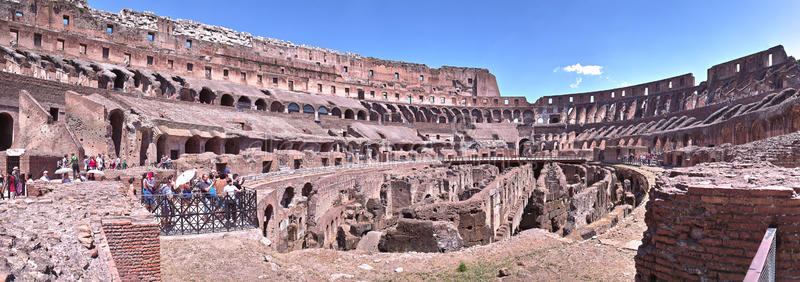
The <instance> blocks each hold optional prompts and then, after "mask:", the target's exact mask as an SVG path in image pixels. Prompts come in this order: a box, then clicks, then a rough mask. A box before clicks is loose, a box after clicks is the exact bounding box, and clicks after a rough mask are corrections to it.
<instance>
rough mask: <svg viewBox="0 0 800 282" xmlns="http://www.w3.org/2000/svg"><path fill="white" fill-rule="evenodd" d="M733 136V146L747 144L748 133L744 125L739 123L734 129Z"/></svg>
mask: <svg viewBox="0 0 800 282" xmlns="http://www.w3.org/2000/svg"><path fill="white" fill-rule="evenodd" d="M733 136H734V144H733V145H740V144H744V143H747V131H746V130H745V129H744V125H743V124H742V123H737V124H736V126H735V127H734V128H733Z"/></svg>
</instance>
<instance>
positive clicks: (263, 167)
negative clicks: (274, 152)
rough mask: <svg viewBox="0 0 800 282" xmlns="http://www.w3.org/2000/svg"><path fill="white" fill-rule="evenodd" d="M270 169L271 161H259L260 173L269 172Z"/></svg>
mask: <svg viewBox="0 0 800 282" xmlns="http://www.w3.org/2000/svg"><path fill="white" fill-rule="evenodd" d="M270 169H272V161H263V162H261V173H269V171H270Z"/></svg>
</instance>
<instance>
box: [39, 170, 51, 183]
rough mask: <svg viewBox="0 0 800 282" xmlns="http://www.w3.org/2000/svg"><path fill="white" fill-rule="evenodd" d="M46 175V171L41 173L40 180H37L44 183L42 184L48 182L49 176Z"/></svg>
mask: <svg viewBox="0 0 800 282" xmlns="http://www.w3.org/2000/svg"><path fill="white" fill-rule="evenodd" d="M47 173H48V171H46V170H45V171H44V172H42V178H39V180H41V181H44V182H50V176H49V175H48V174H47Z"/></svg>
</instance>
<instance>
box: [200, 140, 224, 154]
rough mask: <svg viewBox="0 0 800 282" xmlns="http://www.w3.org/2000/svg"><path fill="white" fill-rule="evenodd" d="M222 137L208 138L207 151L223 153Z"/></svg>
mask: <svg viewBox="0 0 800 282" xmlns="http://www.w3.org/2000/svg"><path fill="white" fill-rule="evenodd" d="M222 142H223V141H222V138H219V137H214V138H211V139H208V140H206V145H205V146H204V147H205V151H206V152H212V153H214V154H217V155H219V154H222Z"/></svg>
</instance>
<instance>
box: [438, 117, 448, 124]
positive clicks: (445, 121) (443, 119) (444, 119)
mask: <svg viewBox="0 0 800 282" xmlns="http://www.w3.org/2000/svg"><path fill="white" fill-rule="evenodd" d="M439 123H447V118H446V117H444V116H439Z"/></svg>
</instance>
